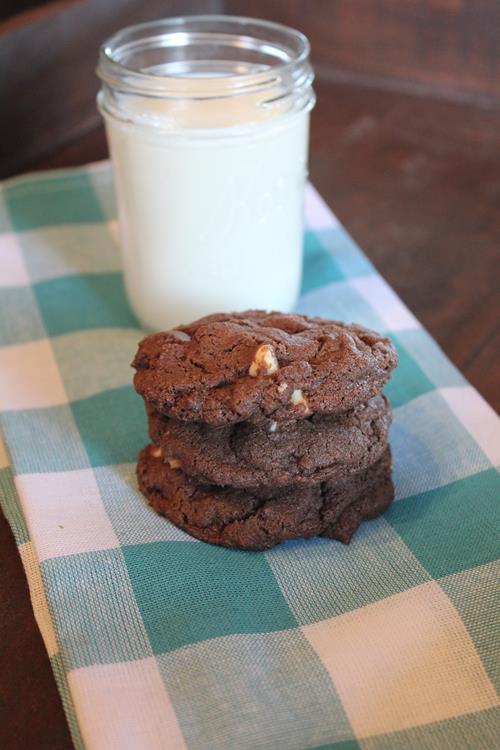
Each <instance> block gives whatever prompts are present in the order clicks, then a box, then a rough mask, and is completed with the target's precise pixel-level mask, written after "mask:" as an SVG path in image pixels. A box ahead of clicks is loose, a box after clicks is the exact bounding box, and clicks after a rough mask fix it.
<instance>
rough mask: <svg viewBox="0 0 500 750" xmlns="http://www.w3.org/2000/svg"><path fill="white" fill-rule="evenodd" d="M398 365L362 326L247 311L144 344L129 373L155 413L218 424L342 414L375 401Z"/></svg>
mask: <svg viewBox="0 0 500 750" xmlns="http://www.w3.org/2000/svg"><path fill="white" fill-rule="evenodd" d="M396 364H397V354H396V351H395V349H394V347H393V345H392V344H391V342H390V341H389V339H388V338H385V337H384V336H381V335H380V334H378V333H375V332H374V331H370V330H368V329H366V328H363V327H362V326H358V325H355V324H350V325H348V324H346V323H339V322H337V321H333V320H322V319H321V318H309V317H307V316H305V315H294V314H291V313H290V314H285V313H277V312H272V313H266V312H263V311H260V310H249V311H247V312H243V313H232V314H222V313H221V314H215V315H209V316H207V317H205V318H201V319H200V320H197V321H195V322H194V323H191V324H190V325H186V326H179V328H178V329H176V330H172V331H166V332H163V333H153V334H151V335H150V336H146V338H145V339H143V340H142V341H141V342H140V344H139V348H138V350H137V354H136V356H135V358H134V361H133V363H132V366H133V367H134V368H135V369H136V370H137V372H136V374H135V376H134V385H135V388H136V390H137V392H138V393H139V394H140V395H141V396H142V397H143V398H144V400H145V401H146V402H147V403H148V404H149V405H150V406H152V407H154V409H156V411H158V412H160V413H161V414H164V415H165V416H169V417H174V418H175V419H181V420H186V421H199V422H206V423H208V424H213V425H222V424H228V423H231V422H240V421H242V420H251V421H254V422H258V421H259V420H260V419H262V418H270V417H272V419H274V420H276V421H281V420H288V419H300V418H302V417H309V416H311V415H312V414H337V413H341V412H344V411H347V410H349V409H352V408H354V407H355V406H357V405H358V404H361V403H364V402H366V401H368V400H369V399H370V398H372V396H375V395H376V394H377V393H378V392H379V391H380V389H381V388H382V387H383V385H384V384H385V383H386V382H387V380H388V379H389V376H390V373H391V371H392V370H393V369H394V367H395V366H396Z"/></svg>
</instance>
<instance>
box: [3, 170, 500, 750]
mask: <svg viewBox="0 0 500 750" xmlns="http://www.w3.org/2000/svg"><path fill="white" fill-rule="evenodd" d="M304 253H305V255H304V274H303V288H302V296H301V299H300V302H299V306H298V309H299V310H300V311H301V312H304V313H308V314H313V315H321V316H324V317H329V318H339V319H343V320H348V321H357V322H359V323H361V324H363V325H367V326H370V327H372V328H376V329H378V330H380V331H385V332H386V333H387V334H388V335H390V336H391V338H392V339H393V341H394V343H395V345H396V346H397V348H398V351H399V354H400V365H399V368H398V369H397V371H396V373H395V375H394V378H393V380H392V382H391V383H390V385H389V386H388V388H387V393H388V395H389V396H390V398H391V400H392V402H393V405H394V425H393V428H392V432H391V443H392V446H393V453H394V478H395V485H396V501H395V503H394V505H393V507H392V508H391V509H390V510H389V511H388V513H386V514H385V516H384V517H382V518H380V519H377V520H375V521H373V522H370V523H368V524H365V525H364V526H363V527H362V528H361V529H360V531H359V532H358V533H357V534H356V536H355V538H354V539H353V541H352V543H351V544H350V545H349V546H348V547H344V546H342V545H340V544H339V543H336V542H333V541H331V540H325V539H314V540H310V541H307V542H305V541H293V542H289V543H286V544H283V545H280V546H279V547H277V548H275V549H272V550H270V551H268V552H265V553H248V552H240V551H237V550H228V549H222V548H217V547H212V546H209V545H206V544H204V543H202V542H198V541H195V540H193V539H192V538H190V537H189V536H187V535H186V534H184V533H183V532H181V531H180V530H178V529H176V528H175V527H174V526H172V525H171V524H170V523H168V522H167V521H165V520H164V519H162V518H160V517H159V516H157V515H156V514H155V513H154V512H153V511H152V510H150V508H149V507H148V506H147V505H146V503H145V502H144V500H143V499H142V497H141V495H140V494H139V493H138V490H137V485H136V481H135V473H134V470H135V460H136V456H137V452H138V451H139V449H140V448H141V447H142V446H143V445H144V444H145V443H146V442H147V434H146V419H145V414H144V409H143V405H142V402H141V400H140V399H139V397H138V396H137V395H136V394H135V392H134V390H133V388H132V386H131V375H132V373H131V369H130V366H129V363H130V361H131V359H132V357H133V354H134V351H135V348H136V346H137V342H138V340H139V339H140V338H141V337H142V335H143V332H142V331H141V330H140V328H139V326H138V323H137V321H136V320H135V319H134V316H133V314H132V312H131V311H130V309H129V307H128V305H127V300H126V297H125V293H124V288H123V283H122V276H121V273H120V260H119V252H118V245H117V240H116V221H115V209H114V203H113V191H112V178H111V171H110V168H109V165H108V164H107V163H103V164H98V165H93V166H90V167H86V168H82V169H77V170H66V171H60V172H51V173H45V174H39V175H31V176H30V175H29V176H26V177H21V178H16V179H14V180H11V181H8V182H6V183H4V184H3V186H2V188H1V190H0V310H1V314H0V426H1V430H2V433H3V436H4V441H5V448H4V449H2V451H1V452H0V499H1V504H2V508H3V510H4V513H5V514H6V516H7V518H8V520H9V522H10V525H11V527H12V530H13V533H14V535H15V538H16V541H17V544H18V547H19V552H20V554H21V557H22V560H23V564H24V567H25V569H26V574H27V577H28V582H29V586H30V592H31V597H32V601H33V607H34V612H35V616H36V618H37V621H38V623H39V626H40V629H41V632H42V635H43V637H44V640H45V644H46V647H47V651H48V654H49V657H50V659H51V662H52V666H53V669H54V676H55V679H56V681H57V684H58V688H59V690H60V693H61V697H62V700H63V704H64V708H65V711H66V714H67V718H68V722H69V726H70V728H71V732H72V736H73V740H74V743H75V746H76V747H77V748H83V747H86V748H92V749H99V750H101V749H102V750H107V749H108V748H120V750H124V749H125V750H128V749H131V750H135V749H136V748H137V749H138V750H150V749H154V750H156V749H158V750H160V749H164V748H168V749H169V750H170V749H175V750H206V749H207V748H210V749H211V750H229V749H231V750H233V749H235V748H238V750H254V749H267V750H327V749H328V750H354V749H355V748H362V750H412V749H413V748H414V749H415V750H417V749H418V750H421V748H426V750H427V749H429V748H430V749H431V750H433V749H434V748H435V749H436V750H441V749H442V748H450V750H460V749H461V748H463V749H464V750H465V748H473V749H474V750H481V749H484V750H491V748H493V747H496V746H498V738H499V736H500V722H499V700H498V693H497V690H498V687H499V683H500V664H499V660H498V653H499V649H498V646H499V642H498V635H499V629H498V622H499V618H498V615H499V604H498V602H499V598H498V573H499V566H498V563H497V558H498V550H499V534H498V530H499V520H500V503H499V501H500V480H499V476H498V466H499V464H500V427H499V420H498V419H497V417H496V415H495V414H494V412H493V411H492V410H491V408H490V407H489V406H488V405H487V404H486V403H485V402H484V401H483V400H482V398H481V397H480V396H479V395H478V393H477V392H476V391H475V390H474V389H473V388H472V387H471V386H470V385H469V384H468V383H467V382H466V381H465V380H464V378H463V377H462V376H461V374H460V373H459V372H457V370H456V369H455V368H454V367H453V366H452V365H451V364H450V362H449V361H448V360H447V359H446V357H445V356H444V355H443V353H442V352H441V351H440V349H439V348H438V347H437V345H436V344H435V342H434V341H433V340H432V338H430V336H429V335H428V334H427V333H426V331H425V330H424V329H423V328H422V327H421V326H420V324H419V323H418V321H417V320H416V319H415V318H414V316H413V315H412V314H411V313H410V312H409V311H408V310H407V309H406V308H405V307H404V305H403V304H402V303H401V302H400V300H399V299H398V298H397V296H396V295H395V294H394V292H393V291H392V290H391V289H390V287H389V286H388V285H387V284H386V283H385V281H384V280H383V279H382V278H381V277H380V276H379V275H378V273H377V272H376V271H375V269H374V268H373V266H372V265H371V264H370V262H369V261H368V260H367V259H366V257H365V256H364V255H363V253H362V252H361V251H360V249H359V248H358V247H357V246H356V245H355V243H354V242H353V241H352V239H351V238H350V237H349V236H348V234H347V233H346V232H345V230H344V229H343V228H342V227H341V226H340V224H339V223H338V222H337V220H336V219H335V217H334V216H333V214H332V213H331V212H330V211H329V209H328V208H327V207H326V205H325V204H324V203H323V201H322V200H321V198H320V197H319V196H318V194H317V193H316V192H315V191H314V189H313V188H312V187H311V186H308V187H307V191H306V232H305V248H304ZM26 668H27V669H29V664H26Z"/></svg>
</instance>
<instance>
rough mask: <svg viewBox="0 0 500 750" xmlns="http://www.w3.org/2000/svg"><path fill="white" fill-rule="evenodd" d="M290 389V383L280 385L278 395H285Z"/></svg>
mask: <svg viewBox="0 0 500 750" xmlns="http://www.w3.org/2000/svg"><path fill="white" fill-rule="evenodd" d="M287 388H288V383H280V384H279V386H278V393H284V392H285V391H286V389H287Z"/></svg>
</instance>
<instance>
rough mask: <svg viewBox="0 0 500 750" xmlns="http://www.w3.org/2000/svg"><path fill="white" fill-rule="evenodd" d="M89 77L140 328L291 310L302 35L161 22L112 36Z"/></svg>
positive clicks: (216, 19) (304, 76)
mask: <svg viewBox="0 0 500 750" xmlns="http://www.w3.org/2000/svg"><path fill="white" fill-rule="evenodd" d="M97 72H98V75H99V77H100V78H101V81H102V87H101V90H100V92H99V95H98V105H99V108H100V111H101V112H102V114H103V116H104V119H105V123H106V132H107V138H108V143H109V147H110V152H111V160H112V164H113V170H114V179H115V189H116V195H117V205H118V218H119V230H120V244H121V251H122V259H123V269H124V276H125V286H126V290H127V295H128V298H129V301H130V304H131V306H132V308H133V310H134V312H135V313H136V315H137V317H138V318H139V320H140V321H141V323H142V324H143V325H144V326H145V327H147V328H152V329H157V330H158V329H164V328H169V327H173V326H175V325H177V324H179V323H186V322H189V321H190V320H192V319H194V318H197V317H200V316H201V315H205V314H207V313H211V312H216V311H227V312H229V311H238V310H245V309H248V308H259V309H275V310H285V311H286V310H290V309H291V308H292V307H293V306H294V304H295V301H296V299H297V296H298V292H299V286H300V279H301V271H302V237H303V191H304V183H305V179H306V176H307V152H308V131H309V112H310V110H311V109H312V107H313V106H314V102H315V98H314V93H313V90H312V80H313V72H312V68H311V66H310V63H309V44H308V41H307V39H306V38H305V37H304V36H303V35H302V34H301V33H299V32H298V31H295V30H293V29H289V28H287V27H285V26H281V25H279V24H275V23H270V22H267V21H260V20H254V19H250V18H240V17H237V16H188V17H185V18H169V19H166V20H161V21H155V22H152V23H145V24H140V25H138V26H132V27H129V28H126V29H123V30H122V31H119V32H118V33H117V34H115V35H114V36H112V37H111V38H110V39H108V40H107V41H106V42H105V43H104V44H103V46H102V47H101V50H100V58H99V64H98V69H97Z"/></svg>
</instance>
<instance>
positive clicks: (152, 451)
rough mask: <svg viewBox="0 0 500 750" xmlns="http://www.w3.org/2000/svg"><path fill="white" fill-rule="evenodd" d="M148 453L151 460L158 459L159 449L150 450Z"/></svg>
mask: <svg viewBox="0 0 500 750" xmlns="http://www.w3.org/2000/svg"><path fill="white" fill-rule="evenodd" d="M150 453H151V455H152V456H153V458H160V456H161V448H151V450H150Z"/></svg>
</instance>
